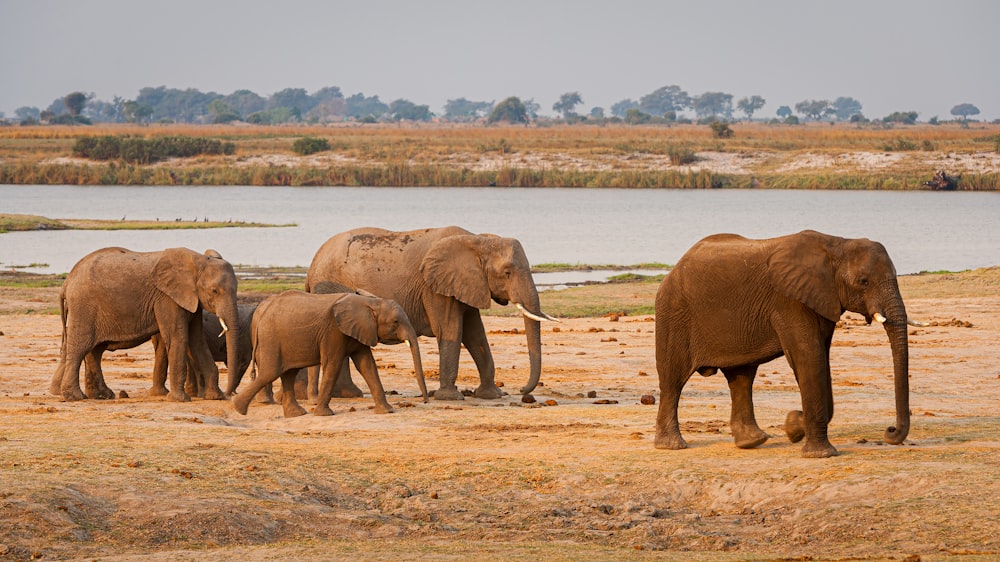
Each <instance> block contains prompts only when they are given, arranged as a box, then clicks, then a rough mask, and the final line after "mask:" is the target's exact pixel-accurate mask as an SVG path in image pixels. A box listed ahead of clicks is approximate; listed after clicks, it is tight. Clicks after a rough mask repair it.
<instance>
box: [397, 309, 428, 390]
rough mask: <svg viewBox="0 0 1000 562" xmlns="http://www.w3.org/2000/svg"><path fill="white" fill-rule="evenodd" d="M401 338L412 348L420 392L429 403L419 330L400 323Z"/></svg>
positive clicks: (414, 370)
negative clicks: (418, 335)
mask: <svg viewBox="0 0 1000 562" xmlns="http://www.w3.org/2000/svg"><path fill="white" fill-rule="evenodd" d="M400 332H401V333H400V336H401V337H400V338H399V339H401V340H403V341H405V342H406V346H407V347H409V348H410V354H411V355H412V356H413V372H414V374H415V375H416V377H417V386H419V387H420V394H421V396H423V397H424V403H427V400H428V397H427V383H426V381H424V365H423V363H422V362H421V361H420V344H419V343H417V331H416V330H414V329H413V327H412V326H403V325H400Z"/></svg>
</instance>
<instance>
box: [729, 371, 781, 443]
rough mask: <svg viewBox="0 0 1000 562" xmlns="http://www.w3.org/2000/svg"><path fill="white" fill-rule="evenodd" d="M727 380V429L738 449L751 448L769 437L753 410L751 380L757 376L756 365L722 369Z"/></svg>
mask: <svg viewBox="0 0 1000 562" xmlns="http://www.w3.org/2000/svg"><path fill="white" fill-rule="evenodd" d="M722 372H723V373H724V374H725V375H726V381H728V382H729V396H730V398H731V400H732V410H731V412H730V415H729V429H730V430H731V431H732V432H733V439H734V441H735V442H736V446H737V447H739V448H740V449H753V448H754V447H757V446H759V445H762V444H763V443H764V442H765V441H767V440H768V439H769V438H770V435H768V434H766V433H764V431H763V430H761V428H760V426H759V425H757V419H756V418H755V417H754V412H753V381H754V378H755V377H756V376H757V365H744V366H741V367H729V368H726V369H723V370H722Z"/></svg>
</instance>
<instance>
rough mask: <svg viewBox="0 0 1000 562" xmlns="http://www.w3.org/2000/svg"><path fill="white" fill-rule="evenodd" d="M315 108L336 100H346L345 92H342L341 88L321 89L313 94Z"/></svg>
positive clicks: (327, 87) (328, 87)
mask: <svg viewBox="0 0 1000 562" xmlns="http://www.w3.org/2000/svg"><path fill="white" fill-rule="evenodd" d="M311 97H312V102H313V106H314V107H315V106H316V105H318V104H320V103H323V102H326V101H330V100H335V99H344V94H343V92H341V91H340V87H339V86H326V87H325V88H320V89H318V90H316V91H315V92H313V94H312V96H311Z"/></svg>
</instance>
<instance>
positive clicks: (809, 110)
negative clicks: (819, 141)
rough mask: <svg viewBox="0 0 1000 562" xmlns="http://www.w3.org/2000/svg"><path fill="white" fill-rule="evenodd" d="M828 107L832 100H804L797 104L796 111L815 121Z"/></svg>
mask: <svg viewBox="0 0 1000 562" xmlns="http://www.w3.org/2000/svg"><path fill="white" fill-rule="evenodd" d="M828 107H830V102H829V101H827V100H803V101H800V102H799V103H797V104H795V111H796V112H798V113H799V114H800V115H805V116H806V117H808V118H809V119H812V120H813V121H818V120H819V119H820V118H821V117H822V116H823V113H824V112H825V111H826V110H827V108H828Z"/></svg>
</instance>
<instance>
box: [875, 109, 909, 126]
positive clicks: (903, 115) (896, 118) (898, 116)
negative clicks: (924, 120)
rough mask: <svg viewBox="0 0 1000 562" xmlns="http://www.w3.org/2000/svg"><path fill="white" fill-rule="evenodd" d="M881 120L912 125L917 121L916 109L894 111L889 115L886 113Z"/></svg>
mask: <svg viewBox="0 0 1000 562" xmlns="http://www.w3.org/2000/svg"><path fill="white" fill-rule="evenodd" d="M882 121H885V122H886V123H902V124H904V125H913V124H914V123H916V122H917V112H916V111H894V112H892V113H890V114H889V115H886V116H885V117H884V118H883V119H882Z"/></svg>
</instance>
